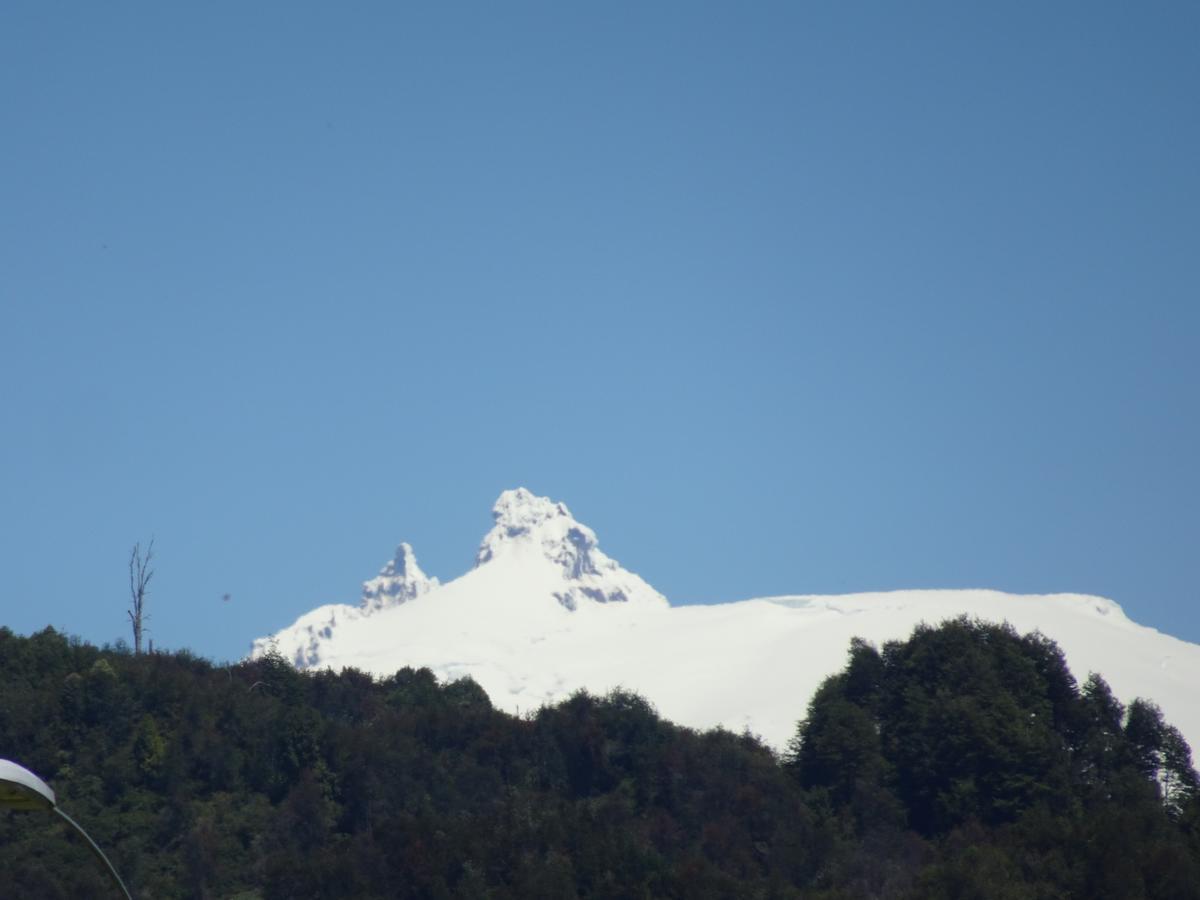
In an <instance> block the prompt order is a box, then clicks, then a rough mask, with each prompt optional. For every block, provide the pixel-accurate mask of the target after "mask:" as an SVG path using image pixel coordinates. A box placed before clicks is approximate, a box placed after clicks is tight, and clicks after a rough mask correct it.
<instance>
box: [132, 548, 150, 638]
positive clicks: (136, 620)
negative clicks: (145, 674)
mask: <svg viewBox="0 0 1200 900" xmlns="http://www.w3.org/2000/svg"><path fill="white" fill-rule="evenodd" d="M153 558H154V538H151V539H150V543H149V544H147V545H146V555H145V556H142V545H141V544H140V543H138V544H134V545H133V552H132V553H131V554H129V594H130V597H131V598H132V602H133V606H132V607H131V608H130V609H129V621H130V623H131V624H132V625H133V652H134V653H141V652H142V630H143V628H144V625H145V621H146V620H147V619H148V618H150V617H149V616H148V615H146V588H147V587H149V585H150V579H151V578H153V577H154V570H153V569H151V568H150V560H151V559H153Z"/></svg>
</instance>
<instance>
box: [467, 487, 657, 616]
mask: <svg viewBox="0 0 1200 900" xmlns="http://www.w3.org/2000/svg"><path fill="white" fill-rule="evenodd" d="M492 518H493V519H494V520H495V525H493V526H492V530H491V531H489V532H488V533H487V534H486V535H484V538H483V541H482V543H481V544H480V545H479V552H478V553H477V554H476V556H475V566H476V568H478V567H480V566H483V565H486V564H487V563H489V562H491V561H492V560H495V559H498V558H500V557H503V556H505V555H507V554H510V553H514V552H518V553H521V554H523V558H525V559H528V558H529V557H533V558H534V559H537V558H538V557H540V558H542V559H543V560H544V561H545V562H546V563H549V564H551V565H553V566H555V567H557V568H558V569H559V570H560V572H561V575H562V578H563V587H562V589H561V590H559V591H557V592H555V594H554V597H555V599H557V600H558V602H559V603H561V604H562V605H563V606H565V607H566V608H567V609H575V608H576V607H577V606H578V605H579V603H580V602H581V601H583V600H585V599H586V600H592V601H594V602H596V603H623V602H626V601H629V600H634V601H635V602H642V601H646V602H651V603H654V604H661V605H665V604H666V600H665V599H664V598H663V597H662V595H660V594H659V593H658V592H657V591H655V590H654V589H653V588H651V587H650V586H649V585H648V584H646V583H645V582H644V581H642V579H640V578H638V577H637V576H636V575H634V574H633V573H632V572H627V571H626V570H625V569H623V568H621V566H620V565H619V564H618V563H617V562H616V560H613V559H611V558H609V557H608V556H606V555H605V554H604V553H603V552H602V551H601V550H600V548H599V546H598V542H597V540H596V533H595V532H594V531H592V529H590V528H588V527H587V526H586V525H583V524H582V523H580V522H577V521H576V520H575V518H574V517H573V516H572V515H571V511H570V510H569V509H567V507H566V505H565V504H563V503H557V502H555V501H553V500H550V499H549V498H547V497H538V496H537V495H535V494H533V493H532V492H530V491H529V490H527V489H525V488H516V489H514V490H508V491H505V492H504V493H502V494H501V495H500V497H499V499H497V500H496V504H495V506H493V507H492Z"/></svg>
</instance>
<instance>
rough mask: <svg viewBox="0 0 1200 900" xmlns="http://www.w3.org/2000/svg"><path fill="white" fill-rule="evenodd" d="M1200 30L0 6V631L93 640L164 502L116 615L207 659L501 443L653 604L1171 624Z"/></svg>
mask: <svg viewBox="0 0 1200 900" xmlns="http://www.w3.org/2000/svg"><path fill="white" fill-rule="evenodd" d="M983 6H987V7H988V8H982V7H983ZM1198 48H1200V6H1198V5H1197V4H1195V3H1191V2H1187V3H1174V4H1172V3H1163V4H1129V3H1120V4H1118V3H1094V2H1088V3H1053V4H1047V3H1040V2H1039V3H1032V2H1031V3H1002V4H989V5H981V4H963V3H960V2H953V3H938V4H929V3H913V4H909V3H904V4H899V3H883V4H848V3H820V4H816V3H783V4H765V3H761V4H731V3H720V4H717V3H709V4H704V3H694V2H687V3H653V4H644V3H590V4H585V3H567V4H564V3H551V2H547V3H539V4H519V3H518V4H491V3H487V4H485V3H479V4H463V3H434V4H428V5H426V6H423V7H418V6H416V5H414V4H397V3H382V2H381V3H359V4H352V5H350V6H347V5H346V4H328V3H295V2H288V3H282V2H280V3H244V2H238V3H219V2H212V3H203V4H164V3H148V2H147V3H137V4H134V3H121V2H115V3H103V4H97V3H73V4H59V3H46V2H43V0H38V2H18V0H9V2H7V3H5V4H4V6H3V9H2V10H0V76H2V77H0V114H2V119H0V129H2V134H3V137H2V138H0V172H2V175H0V385H2V388H0V427H2V429H3V431H2V438H3V439H2V440H0V623H3V624H5V625H8V626H9V627H11V628H13V629H14V630H16V631H18V632H21V633H28V632H30V631H32V630H35V629H39V628H42V627H44V626H45V625H47V624H51V625H54V626H56V627H62V628H65V629H66V630H68V631H70V632H72V633H74V634H78V635H80V636H81V637H83V638H85V639H88V640H90V641H95V642H104V641H112V640H115V639H117V638H119V637H128V633H129V628H128V624H127V621H126V618H125V609H126V608H127V605H128V602H127V601H128V596H127V594H128V588H127V582H126V579H127V572H126V561H127V558H128V553H129V550H130V547H131V546H132V545H133V543H134V542H135V541H138V540H141V541H143V542H144V541H145V540H147V539H148V538H149V537H150V536H151V535H153V536H155V537H156V539H157V550H158V554H157V559H156V563H157V566H156V568H157V575H156V576H155V580H154V582H153V584H152V588H153V590H152V593H151V598H150V601H149V609H150V611H151V613H152V616H153V618H152V620H151V622H150V626H151V632H150V634H151V636H152V637H153V638H154V639H155V641H156V643H158V644H159V645H160V646H165V647H190V648H192V649H193V650H195V651H196V652H198V653H201V654H204V655H207V656H212V657H216V658H220V659H226V658H235V657H237V656H239V655H241V654H242V653H243V652H244V651H245V650H246V649H247V647H248V644H249V641H250V640H251V639H252V638H254V637H256V636H259V635H262V634H264V633H267V632H269V631H272V630H274V629H276V628H278V627H281V626H283V625H285V624H288V623H289V622H291V621H292V619H293V618H294V617H295V616H296V615H298V614H299V613H301V612H303V611H305V610H307V609H309V608H311V607H313V606H316V605H318V604H321V603H326V602H333V601H348V602H354V601H356V599H357V597H358V590H359V587H358V585H359V582H360V581H361V580H363V579H364V578H368V577H371V576H372V575H373V574H374V573H375V572H376V571H377V570H378V568H379V566H380V565H381V564H382V563H383V562H384V561H385V560H386V559H387V558H389V557H390V555H391V552H392V550H393V549H394V547H395V545H396V543H397V542H399V541H400V540H407V541H409V542H411V543H412V544H413V545H414V547H415V549H416V552H417V555H418V557H419V558H420V560H421V563H422V565H423V566H424V567H425V568H426V570H427V571H429V572H430V573H431V574H436V575H438V576H439V577H441V578H443V579H448V578H451V577H454V576H456V575H458V574H461V573H462V572H463V571H465V570H466V569H467V568H468V567H469V565H470V563H471V560H472V556H473V554H474V551H475V547H476V544H477V542H478V540H479V538H480V536H482V534H483V533H484V532H485V531H486V530H487V528H488V527H489V526H490V522H491V520H490V514H489V511H490V507H491V503H492V501H493V500H494V498H495V496H496V495H497V494H498V493H499V492H500V491H501V490H502V489H504V488H506V487H512V486H516V485H525V486H527V487H529V488H530V489H532V490H534V491H535V492H538V493H542V494H548V495H550V496H552V497H554V498H556V499H560V500H564V501H566V502H567V503H568V504H569V505H570V506H571V507H572V510H573V511H574V512H575V513H576V515H577V516H578V517H579V518H580V519H581V520H583V521H585V522H587V523H588V524H590V525H592V527H594V528H595V529H596V531H597V532H598V534H599V536H600V539H601V546H602V547H603V548H604V549H605V550H607V551H608V552H609V553H610V554H611V555H613V556H615V557H616V558H617V559H619V560H620V561H621V562H623V563H624V564H625V565H627V566H628V567H629V568H631V569H633V570H634V571H637V572H638V573H639V574H641V575H643V576H644V577H645V578H646V579H647V580H649V581H650V582H651V583H652V584H653V585H655V586H656V587H657V588H659V590H661V591H662V592H663V593H665V594H666V595H667V596H668V597H669V598H671V599H672V601H674V602H676V603H682V602H714V601H723V600H733V599H741V598H744V597H749V596H758V595H765V594H777V593H800V592H843V591H860V590H875V589H887V588H907V587H973V586H983V587H994V588H999V589H1004V590H1010V591H1021V592H1048V591H1081V592H1092V593H1099V594H1103V595H1106V596H1109V597H1112V598H1113V599H1115V600H1117V601H1118V602H1119V603H1121V604H1122V605H1123V606H1124V607H1125V609H1126V611H1127V612H1128V613H1129V614H1130V616H1132V617H1133V618H1134V619H1136V620H1137V621H1140V622H1143V623H1145V624H1148V625H1152V626H1154V627H1157V628H1159V629H1161V630H1165V631H1168V632H1171V633H1173V634H1176V635H1178V636H1180V637H1184V638H1187V639H1189V640H1192V641H1200V549H1198V545H1200V474H1198V466H1197V462H1198V460H1200V408H1198V407H1200V404H1198V402H1197V392H1198V388H1200V346H1198V344H1200V308H1198V302H1200V296H1198V289H1200V102H1198V97H1200V94H1198V90H1200V49H1198ZM225 593H229V594H231V595H232V598H233V599H232V600H231V601H230V602H229V603H224V602H222V599H221V598H222V595H223V594H225Z"/></svg>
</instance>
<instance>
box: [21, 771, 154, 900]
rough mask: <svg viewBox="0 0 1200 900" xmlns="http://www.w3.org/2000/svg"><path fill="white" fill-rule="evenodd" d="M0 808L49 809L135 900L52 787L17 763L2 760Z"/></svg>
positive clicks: (128, 896)
mask: <svg viewBox="0 0 1200 900" xmlns="http://www.w3.org/2000/svg"><path fill="white" fill-rule="evenodd" d="M0 806H2V807H7V808H8V809H46V810H51V811H53V812H54V813H56V814H57V815H58V816H59V817H60V818H62V819H64V820H65V821H66V822H67V824H68V825H70V826H71V827H72V828H74V829H75V830H76V831H78V832H79V833H80V834H81V835H82V836H83V839H84V840H85V841H86V842H87V845H88V846H89V847H91V848H92V852H93V853H95V854H96V856H98V857H99V858H100V861H101V862H102V863H104V867H105V868H106V869H108V872H109V874H110V875H112V877H113V881H115V882H116V883H117V887H119V888H120V889H121V893H123V894H124V895H125V896H126V897H127V898H128V900H133V897H131V896H130V894H129V890H128V889H127V888H126V887H125V882H123V881H122V880H121V876H120V875H118V874H117V870H116V869H114V868H113V864H112V863H110V862H109V861H108V857H107V856H105V855H104V851H103V850H101V849H100V848H99V847H98V846H96V842H95V841H93V840H92V839H91V838H90V837H88V833H87V832H86V831H84V830H83V828H82V827H81V826H80V824H79V823H78V822H76V821H75V820H74V819H72V818H71V817H70V816H68V815H67V814H66V813H65V812H63V811H62V810H61V809H60V808H59V806H58V803H57V801H56V800H55V799H54V791H52V790H51V789H50V785H48V784H46V782H44V781H42V779H40V778H38V777H37V776H36V775H34V774H33V773H32V772H30V771H29V770H28V769H26V768H25V767H24V766H18V765H17V764H16V763H15V762H11V761H9V760H7V759H0Z"/></svg>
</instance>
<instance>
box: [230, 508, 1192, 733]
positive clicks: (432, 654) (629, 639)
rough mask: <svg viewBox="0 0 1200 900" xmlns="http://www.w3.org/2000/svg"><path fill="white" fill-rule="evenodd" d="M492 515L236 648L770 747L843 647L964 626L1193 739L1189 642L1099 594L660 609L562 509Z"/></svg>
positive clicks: (787, 599) (969, 594)
mask: <svg viewBox="0 0 1200 900" xmlns="http://www.w3.org/2000/svg"><path fill="white" fill-rule="evenodd" d="M492 514H493V527H492V529H491V530H490V531H489V532H488V533H487V534H486V535H485V536H484V538H483V540H482V541H481V543H480V548H479V551H478V553H477V554H476V560H475V565H474V566H473V567H472V568H471V569H470V570H468V571H467V572H466V573H464V574H463V575H461V576H459V577H458V578H455V579H452V580H450V581H448V582H445V583H444V584H443V583H439V582H437V580H436V579H433V578H429V577H428V576H425V575H424V573H422V572H421V571H420V568H419V566H417V564H416V557H415V554H413V552H412V548H411V547H410V546H409V545H407V544H401V547H400V549H398V551H397V556H396V558H395V559H394V560H393V561H392V562H390V563H389V564H388V565H386V566H385V567H384V570H383V571H381V573H380V575H379V576H377V577H376V578H375V579H372V580H370V581H368V582H365V583H364V590H363V599H362V601H360V604H359V605H358V606H357V607H354V606H350V605H347V604H329V605H326V606H322V607H318V608H317V609H315V610H312V611H310V612H308V613H305V614H304V615H302V616H300V618H298V619H297V620H296V622H295V623H294V624H293V625H292V626H290V627H288V628H285V629H282V630H281V631H280V632H277V633H276V634H275V635H273V636H271V637H268V638H260V639H258V640H256V641H255V642H254V644H253V648H252V652H251V655H252V656H259V655H262V654H263V653H265V652H267V650H268V649H270V648H271V647H276V648H277V649H278V650H279V651H280V652H281V653H283V654H284V655H285V656H286V657H287V658H288V659H290V660H291V661H292V662H293V663H294V664H295V665H297V666H298V667H300V668H323V667H326V666H329V667H332V668H334V669H341V668H345V667H354V668H358V669H362V670H364V671H368V672H371V673H374V674H378V675H390V674H392V673H393V672H395V671H396V670H397V669H399V668H402V667H404V666H412V667H428V668H430V669H432V670H433V671H434V672H435V673H436V674H437V675H438V676H439V677H441V678H443V679H455V678H461V677H464V676H470V677H471V678H473V679H474V680H475V681H476V682H478V683H479V684H480V685H481V686H482V687H483V688H484V690H485V691H486V692H487V693H488V695H489V696H490V697H491V699H492V702H493V703H494V704H495V705H497V706H498V707H501V708H504V709H507V710H509V711H519V710H522V709H524V710H529V709H533V708H537V707H539V706H542V705H545V704H550V703H554V702H557V701H558V700H561V699H563V698H564V697H566V696H568V695H569V694H570V693H571V692H572V691H574V690H577V689H579V688H586V689H588V690H590V691H593V692H605V691H607V690H610V689H613V688H617V687H621V688H626V689H630V690H634V691H637V692H639V693H641V694H643V695H644V696H645V697H647V698H648V699H649V700H650V701H651V702H653V703H654V704H655V705H656V706H658V708H659V709H660V710H661V712H662V713H663V714H664V715H665V716H667V717H669V718H671V719H673V720H675V721H677V722H679V723H681V724H684V725H689V726H693V727H698V728H708V727H713V726H718V725H719V726H723V727H726V728H729V729H732V730H735V731H741V730H750V731H752V732H754V733H757V734H760V735H761V736H762V737H763V738H764V739H765V740H767V742H768V743H770V744H772V745H774V746H776V747H782V746H783V745H784V744H785V743H786V742H787V740H788V739H789V738H790V737H791V734H792V732H793V731H794V727H795V722H796V720H797V719H798V718H800V717H802V716H803V714H804V709H805V707H806V705H807V702H808V700H809V698H810V697H811V696H812V694H813V692H814V691H815V690H816V688H817V686H818V685H819V684H820V682H821V680H822V679H823V678H824V677H825V676H827V675H829V674H832V673H833V672H835V671H837V670H838V669H839V668H840V667H841V666H842V665H843V664H844V662H845V657H846V652H847V649H848V647H849V643H850V640H851V638H854V637H861V638H863V639H865V640H868V641H871V642H874V643H877V644H881V643H883V642H886V641H889V640H897V639H903V638H906V637H907V636H908V635H909V634H910V633H911V632H912V630H913V629H914V628H915V627H916V626H917V625H919V624H922V623H925V624H930V625H933V624H937V623H939V622H941V621H944V620H946V619H952V618H957V617H959V616H964V615H966V616H970V617H975V618H979V619H984V620H990V621H1005V622H1009V623H1010V624H1011V625H1012V626H1013V627H1014V628H1016V629H1018V630H1019V631H1022V632H1029V631H1034V630H1039V631H1041V632H1042V633H1043V634H1045V635H1046V636H1047V637H1049V638H1051V639H1053V640H1055V641H1056V642H1057V643H1058V644H1059V645H1060V646H1061V647H1062V649H1063V651H1064V653H1065V655H1066V658H1067V661H1068V664H1069V665H1070V666H1071V669H1072V671H1073V673H1074V674H1075V676H1076V678H1077V680H1078V681H1080V682H1082V681H1083V680H1084V679H1085V678H1086V677H1087V674H1088V673H1089V672H1093V671H1094V672H1099V673H1100V674H1101V675H1103V676H1104V677H1105V678H1106V679H1107V680H1108V681H1109V683H1110V684H1111V685H1112V688H1113V690H1114V693H1115V694H1116V695H1117V696H1118V697H1119V698H1120V699H1121V700H1122V701H1124V702H1129V701H1130V700H1132V699H1133V698H1134V697H1136V696H1142V697H1144V698H1146V699H1150V700H1153V701H1154V702H1156V703H1158V704H1159V705H1160V706H1161V707H1162V708H1163V711H1164V713H1165V714H1166V715H1167V718H1168V719H1169V720H1170V721H1172V722H1174V723H1175V724H1176V725H1177V727H1179V729H1180V731H1181V732H1182V733H1183V734H1184V736H1185V737H1186V738H1187V739H1188V740H1189V742H1190V743H1192V744H1193V745H1200V709H1198V707H1200V704H1197V702H1196V701H1197V699H1200V697H1198V690H1197V688H1196V687H1195V686H1196V685H1200V646H1198V645H1195V644H1190V643H1187V642H1185V641H1181V640H1179V639H1177V638H1174V637H1172V636H1170V635H1166V634H1163V633H1160V632H1158V631H1155V630H1154V629H1151V628H1147V627H1145V626H1142V625H1139V624H1137V623H1136V622H1133V621H1132V620H1131V619H1129V618H1128V616H1127V615H1126V614H1125V612H1124V611H1123V610H1122V608H1121V607H1120V606H1119V605H1118V604H1117V603H1115V602H1114V601H1112V600H1110V599H1107V598H1103V597H1096V596H1092V595H1087V594H1044V595H1016V594H1006V593H1003V592H1000V591H991V590H986V589H968V590H954V589H936V590H896V591H885V592H872V593H858V594H842V595H807V594H785V595H778V596H774V597H760V598H752V599H748V600H741V601H735V602H730V603H720V604H712V605H705V606H700V605H671V604H669V603H668V602H667V600H666V598H664V597H663V596H662V595H661V594H659V593H658V592H657V591H655V590H654V589H653V587H651V586H650V585H649V584H647V583H646V582H645V581H644V580H642V579H641V578H640V577H639V576H637V575H636V574H634V573H632V572H628V571H627V570H625V569H623V568H622V567H621V566H620V564H619V563H617V562H616V561H615V560H613V559H611V558H610V557H608V556H606V555H605V554H604V553H603V552H602V551H600V549H599V546H598V540H597V539H596V536H595V533H594V532H593V531H592V530H591V529H590V528H588V527H587V526H586V525H583V524H582V523H579V522H578V521H576V520H575V519H574V517H573V516H572V515H571V513H570V511H569V509H568V508H567V507H566V505H565V504H562V503H557V502H555V501H552V500H549V499H548V498H545V497H538V496H536V495H534V494H532V493H531V492H529V491H528V490H526V489H524V488H517V489H515V490H511V491H505V492H504V493H502V494H501V495H500V497H499V498H498V500H497V502H496V504H495V506H494V507H493V511H492ZM389 566H390V567H391V570H390V573H389ZM385 573H389V574H385ZM381 579H382V580H383V581H382V582H381ZM388 579H393V581H388ZM395 579H400V581H399V582H398V583H397V582H396V581H394V580H395ZM368 586H371V587H370V589H368ZM385 587H386V588H388V590H385V589H384V588H385ZM389 590H390V591H391V592H390V593H389Z"/></svg>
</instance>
